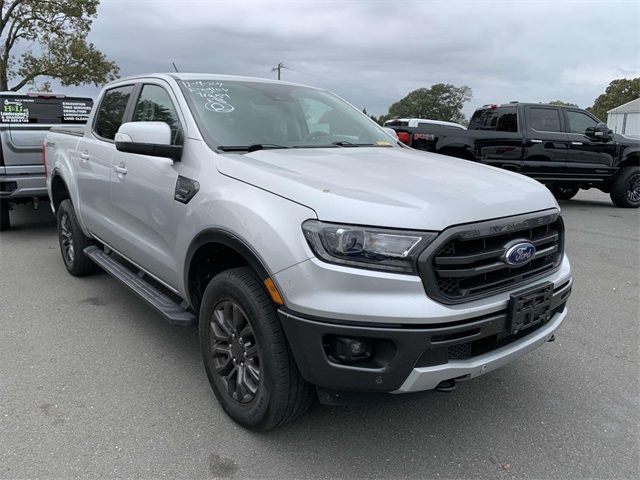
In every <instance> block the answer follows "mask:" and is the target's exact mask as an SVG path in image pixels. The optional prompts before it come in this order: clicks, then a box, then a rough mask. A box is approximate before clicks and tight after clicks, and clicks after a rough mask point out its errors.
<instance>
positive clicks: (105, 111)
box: [94, 85, 133, 140]
mask: <svg viewBox="0 0 640 480" xmlns="http://www.w3.org/2000/svg"><path fill="white" fill-rule="evenodd" d="M131 92H133V85H127V86H125V87H118V88H112V89H111V90H108V91H107V92H106V93H105V95H104V97H103V98H102V102H100V108H99V109H98V114H97V116H96V123H95V126H94V131H95V133H96V134H97V135H98V136H100V137H102V138H106V139H107V140H113V139H114V138H115V136H116V133H118V129H119V128H120V125H122V120H123V118H124V112H125V110H126V108H127V103H128V102H129V98H130V97H131Z"/></svg>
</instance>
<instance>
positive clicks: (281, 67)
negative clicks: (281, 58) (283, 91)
mask: <svg viewBox="0 0 640 480" xmlns="http://www.w3.org/2000/svg"><path fill="white" fill-rule="evenodd" d="M283 68H287V67H285V66H284V65H283V64H282V62H280V63H278V66H277V67H273V68H272V69H271V71H272V72H275V71H277V72H278V80H280V75H281V72H282V69H283Z"/></svg>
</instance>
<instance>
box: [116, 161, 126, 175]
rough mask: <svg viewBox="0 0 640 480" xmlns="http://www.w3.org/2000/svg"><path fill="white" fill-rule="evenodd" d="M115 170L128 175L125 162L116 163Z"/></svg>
mask: <svg viewBox="0 0 640 480" xmlns="http://www.w3.org/2000/svg"><path fill="white" fill-rule="evenodd" d="M113 171H114V172H116V173H117V174H119V175H126V174H127V169H126V168H124V163H121V164H120V165H114V166H113Z"/></svg>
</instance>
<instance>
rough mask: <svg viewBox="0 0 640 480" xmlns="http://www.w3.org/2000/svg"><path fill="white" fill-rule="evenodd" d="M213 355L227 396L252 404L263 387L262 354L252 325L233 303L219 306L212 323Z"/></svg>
mask: <svg viewBox="0 0 640 480" xmlns="http://www.w3.org/2000/svg"><path fill="white" fill-rule="evenodd" d="M210 325H211V337H210V341H211V352H212V356H213V365H214V368H215V370H216V373H217V374H218V375H219V376H220V377H221V378H222V381H223V382H224V384H225V386H226V391H227V394H228V395H229V396H230V397H231V398H233V399H234V400H235V401H237V402H239V403H249V402H251V401H252V400H253V399H254V398H255V396H256V393H257V392H258V388H259V387H260V377H261V372H260V363H261V362H260V351H259V348H258V342H257V340H256V335H255V333H254V331H253V327H252V326H251V323H250V322H249V320H248V319H247V316H246V314H245V313H244V311H243V310H242V308H241V307H240V306H239V305H238V304H237V303H236V302H235V301H233V300H223V301H221V302H220V303H218V304H217V305H216V307H215V309H214V311H213V315H212V316H211V320H210Z"/></svg>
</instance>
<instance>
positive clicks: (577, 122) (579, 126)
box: [567, 110, 598, 135]
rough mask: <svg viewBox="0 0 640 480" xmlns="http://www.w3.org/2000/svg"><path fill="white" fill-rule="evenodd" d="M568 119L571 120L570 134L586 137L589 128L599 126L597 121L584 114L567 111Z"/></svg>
mask: <svg viewBox="0 0 640 480" xmlns="http://www.w3.org/2000/svg"><path fill="white" fill-rule="evenodd" d="M567 117H568V118H569V132H571V133H580V134H582V135H584V132H585V130H586V129H587V128H588V127H595V126H596V125H597V124H598V122H597V121H596V120H594V119H593V118H591V117H590V116H589V115H587V114H585V113H582V112H575V111H573V110H567Z"/></svg>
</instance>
